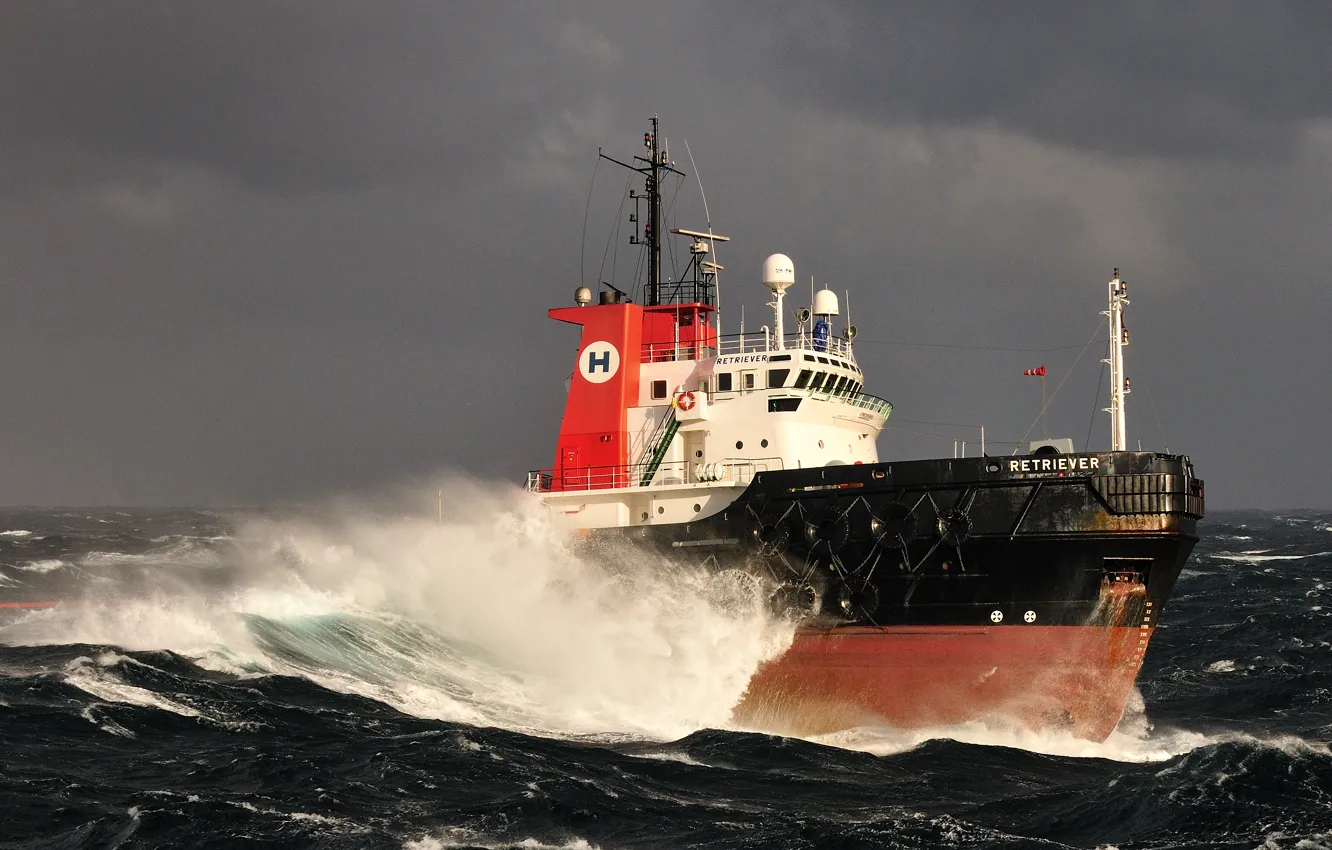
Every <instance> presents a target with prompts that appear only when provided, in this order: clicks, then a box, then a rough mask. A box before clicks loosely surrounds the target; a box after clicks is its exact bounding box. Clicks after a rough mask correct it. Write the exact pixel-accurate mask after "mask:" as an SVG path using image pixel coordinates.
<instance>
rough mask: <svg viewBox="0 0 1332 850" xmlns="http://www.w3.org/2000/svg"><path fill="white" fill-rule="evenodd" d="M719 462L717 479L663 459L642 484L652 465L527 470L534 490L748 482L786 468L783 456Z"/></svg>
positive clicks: (685, 463) (545, 491)
mask: <svg viewBox="0 0 1332 850" xmlns="http://www.w3.org/2000/svg"><path fill="white" fill-rule="evenodd" d="M719 463H720V464H721V468H722V470H723V474H722V475H721V476H719V477H718V478H717V479H701V478H699V477H698V476H697V475H695V470H694V465H693V464H690V463H689V462H688V461H671V462H669V463H662V464H660V465H659V466H658V468H657V469H656V471H655V473H654V478H653V480H652V483H651V484H649V485H642V484H640V482H641V481H642V479H643V476H644V474H645V473H646V471H647V468H648V464H645V463H636V464H629V465H625V466H584V467H577V468H574V469H566V470H564V471H562V472H561V471H560V470H558V469H534V470H532V471H531V472H528V473H527V484H526V489H527V491H528V492H531V493H558V492H571V491H573V492H581V491H587V490H611V489H619V488H623V487H633V488H642V489H645V490H648V489H652V488H653V487H661V486H663V485H668V484H701V483H708V482H710V481H713V480H715V481H720V482H730V483H734V484H747V483H748V482H749V481H751V480H752V479H753V477H754V476H755V475H757V474H759V473H760V472H767V471H768V470H770V469H784V468H785V464H784V463H783V461H782V459H781V458H779V457H770V458H752V459H750V458H734V459H724V460H722V461H720V462H719ZM556 485H563V486H556Z"/></svg>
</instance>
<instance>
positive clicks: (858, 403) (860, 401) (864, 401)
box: [841, 393, 893, 419]
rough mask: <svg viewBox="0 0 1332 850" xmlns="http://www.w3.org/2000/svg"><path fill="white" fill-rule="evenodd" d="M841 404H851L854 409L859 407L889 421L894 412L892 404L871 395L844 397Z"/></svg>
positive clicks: (862, 394)
mask: <svg viewBox="0 0 1332 850" xmlns="http://www.w3.org/2000/svg"><path fill="white" fill-rule="evenodd" d="M841 402H842V403H843V404H849V405H851V406H852V407H859V408H863V409H865V410H869V411H871V412H873V413H877V414H879V415H880V416H882V417H883V418H884V419H887V418H888V414H890V413H892V412H893V403H892V402H890V401H888V400H886V399H882V398H879V397H878V396H876V395H870V394H869V393H856V394H854V395H849V396H842V397H841Z"/></svg>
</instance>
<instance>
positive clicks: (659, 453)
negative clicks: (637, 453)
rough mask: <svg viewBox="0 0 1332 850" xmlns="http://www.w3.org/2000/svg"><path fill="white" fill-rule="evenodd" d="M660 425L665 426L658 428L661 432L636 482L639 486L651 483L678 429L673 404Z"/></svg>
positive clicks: (678, 423) (678, 425)
mask: <svg viewBox="0 0 1332 850" xmlns="http://www.w3.org/2000/svg"><path fill="white" fill-rule="evenodd" d="M662 425H664V426H665V428H664V430H663V429H662V428H660V427H659V428H658V431H660V432H661V438H660V439H659V440H657V442H656V444H655V445H654V446H653V447H652V455H651V457H649V458H648V464H647V468H646V469H644V470H643V477H642V479H640V480H639V482H638V486H639V487H646V486H648V485H649V484H651V483H652V479H653V478H654V477H656V475H657V470H658V469H660V468H661V459H662V458H664V457H666V450H667V449H669V448H670V447H671V440H674V439H675V432H676V431H679V430H680V421H679V420H678V419H676V418H675V407H674V406H672V407H671V408H670V409H669V410H668V411H667V413H666V419H665V420H663V422H662Z"/></svg>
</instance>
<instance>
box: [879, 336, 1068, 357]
mask: <svg viewBox="0 0 1332 850" xmlns="http://www.w3.org/2000/svg"><path fill="white" fill-rule="evenodd" d="M864 343H869V344H870V345H901V346H905V347H908V348H963V349H967V350H970V351H1020V352H1023V353H1026V354H1040V353H1044V352H1046V351H1071V350H1073V349H1075V348H1081V347H1082V346H1080V345H1057V346H1054V347H1053V348H1007V347H1004V346H1000V345H960V344H955V343H948V342H897V341H894V340H886V339H861V338H860V337H856V345H862V344H864Z"/></svg>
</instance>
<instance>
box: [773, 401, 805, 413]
mask: <svg viewBox="0 0 1332 850" xmlns="http://www.w3.org/2000/svg"><path fill="white" fill-rule="evenodd" d="M798 407H800V399H798V398H770V399H768V412H769V413H791V412H793V411H794V410H796V409H797V408H798Z"/></svg>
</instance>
